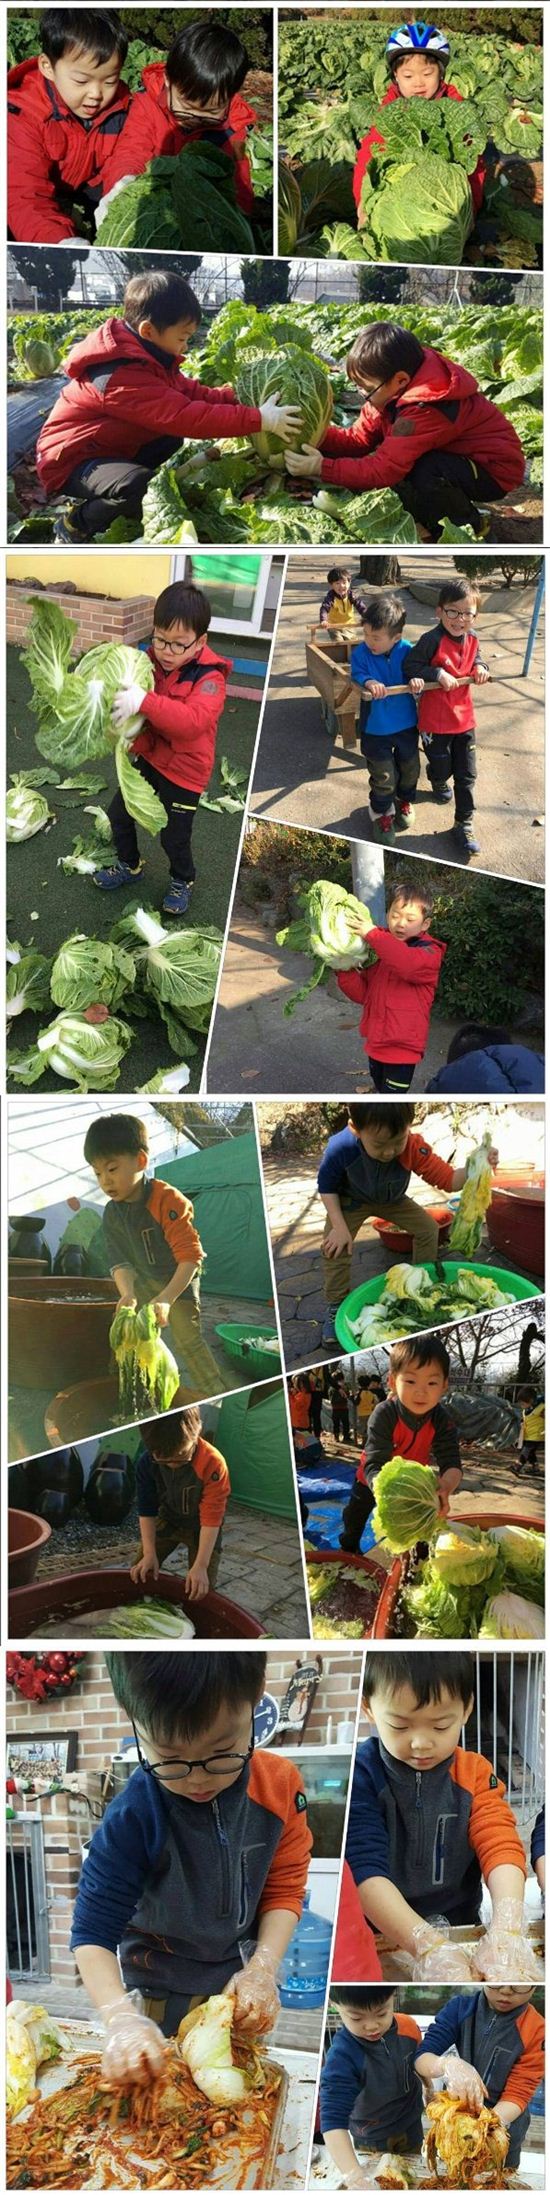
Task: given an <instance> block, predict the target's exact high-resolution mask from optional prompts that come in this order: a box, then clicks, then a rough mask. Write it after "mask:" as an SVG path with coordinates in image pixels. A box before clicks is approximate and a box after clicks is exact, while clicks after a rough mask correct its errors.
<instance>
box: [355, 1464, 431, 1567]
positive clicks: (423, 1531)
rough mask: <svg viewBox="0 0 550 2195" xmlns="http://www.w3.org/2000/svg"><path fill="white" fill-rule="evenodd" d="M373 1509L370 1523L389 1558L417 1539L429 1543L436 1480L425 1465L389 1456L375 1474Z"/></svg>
mask: <svg viewBox="0 0 550 2195" xmlns="http://www.w3.org/2000/svg"><path fill="white" fill-rule="evenodd" d="M374 1491H375V1494H376V1508H375V1509H373V1511H372V1516H371V1524H372V1528H373V1532H374V1533H375V1535H376V1538H377V1539H378V1540H385V1542H386V1546H387V1547H389V1549H390V1553H391V1554H392V1555H401V1554H404V1553H405V1552H406V1550H407V1549H408V1548H410V1547H415V1546H416V1542H417V1540H430V1539H431V1538H432V1535H433V1533H434V1532H435V1530H436V1526H437V1523H438V1519H439V1517H440V1514H441V1511H440V1508H439V1478H438V1473H437V1471H432V1470H431V1468H430V1466H429V1465H428V1464H424V1463H409V1461H408V1459H407V1457H405V1456H392V1457H391V1458H390V1461H389V1463H383V1464H382V1469H381V1471H377V1473H376V1482H375V1488H374Z"/></svg>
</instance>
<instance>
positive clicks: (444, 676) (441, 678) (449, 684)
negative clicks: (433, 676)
mask: <svg viewBox="0 0 550 2195" xmlns="http://www.w3.org/2000/svg"><path fill="white" fill-rule="evenodd" d="M437 683H438V686H442V687H443V691H444V693H446V694H450V693H453V692H454V689H455V687H456V686H458V684H459V680H458V678H453V674H452V671H438V673H437Z"/></svg>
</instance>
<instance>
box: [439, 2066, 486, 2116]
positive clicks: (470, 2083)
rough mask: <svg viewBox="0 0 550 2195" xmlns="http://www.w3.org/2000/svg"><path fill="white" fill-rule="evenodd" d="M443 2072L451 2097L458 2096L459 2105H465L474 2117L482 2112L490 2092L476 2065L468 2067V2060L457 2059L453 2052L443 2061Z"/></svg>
mask: <svg viewBox="0 0 550 2195" xmlns="http://www.w3.org/2000/svg"><path fill="white" fill-rule="evenodd" d="M441 2072H442V2073H443V2075H444V2079H445V2087H446V2089H447V2094H448V2095H449V2096H457V2097H458V2100H459V2103H461V2104H465V2105H466V2109H467V2111H473V2113H474V2116H475V2114H476V2113H477V2112H478V2111H481V2109H482V2106H483V2104H484V2102H485V2097H486V2096H487V2095H488V2093H489V2091H488V2089H487V2088H486V2087H485V2082H484V2081H482V2079H481V2074H480V2073H476V2069H475V2066H474V2065H468V2063H467V2060H466V2058H455V2055H454V2051H453V2050H451V2051H449V2055H448V2057H444V2058H442V2059H441Z"/></svg>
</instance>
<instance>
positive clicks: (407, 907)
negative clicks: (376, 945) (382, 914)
mask: <svg viewBox="0 0 550 2195" xmlns="http://www.w3.org/2000/svg"><path fill="white" fill-rule="evenodd" d="M429 927H430V918H429V915H427V914H426V913H425V910H424V908H423V906H422V901H421V900H420V899H394V901H393V904H392V906H391V907H390V908H389V909H388V930H391V934H392V937H400V938H402V939H403V940H404V941H405V943H406V941H407V938H408V937H421V936H422V934H423V932H424V931H425V930H429Z"/></svg>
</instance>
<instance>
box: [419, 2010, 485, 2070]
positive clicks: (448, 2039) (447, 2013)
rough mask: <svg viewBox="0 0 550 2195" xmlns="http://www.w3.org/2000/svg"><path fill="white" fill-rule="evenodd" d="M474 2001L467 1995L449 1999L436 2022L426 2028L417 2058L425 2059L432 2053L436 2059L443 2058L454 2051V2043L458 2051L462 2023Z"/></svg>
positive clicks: (438, 2013)
mask: <svg viewBox="0 0 550 2195" xmlns="http://www.w3.org/2000/svg"><path fill="white" fill-rule="evenodd" d="M474 2001H475V2000H474V1999H473V1998H472V1999H469V1998H467V1997H466V1995H464V1997H449V1998H448V2000H447V2003H446V2004H444V2005H442V2007H441V2011H440V2012H437V2013H436V2016H435V2020H431V2021H430V2025H429V2027H427V2028H426V2033H425V2035H424V2036H423V2037H422V2039H421V2041H420V2042H419V2045H418V2050H417V2052H416V2056H417V2058H423V2057H424V2055H425V2054H426V2055H427V2054H428V2053H430V2052H432V2051H433V2055H434V2057H435V2058H443V2057H444V2054H445V2051H446V2050H451V2049H452V2045H453V2043H454V2044H455V2046H456V2049H457V2050H458V2038H459V2034H460V2029H461V2025H462V2021H463V2020H464V2019H465V2018H466V2014H467V2013H468V2012H469V2009H470V2003H472V2004H473V2003H474Z"/></svg>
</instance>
